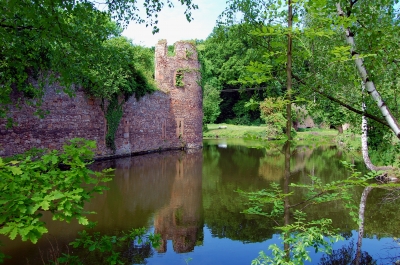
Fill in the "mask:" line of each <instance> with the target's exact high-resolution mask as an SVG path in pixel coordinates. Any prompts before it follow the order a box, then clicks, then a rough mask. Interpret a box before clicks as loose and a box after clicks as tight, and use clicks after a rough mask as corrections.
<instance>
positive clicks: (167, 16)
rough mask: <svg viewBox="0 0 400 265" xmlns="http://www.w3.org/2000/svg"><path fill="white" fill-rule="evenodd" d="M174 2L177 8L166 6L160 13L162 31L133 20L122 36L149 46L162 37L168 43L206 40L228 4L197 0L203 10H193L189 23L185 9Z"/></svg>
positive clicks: (221, 1)
mask: <svg viewBox="0 0 400 265" xmlns="http://www.w3.org/2000/svg"><path fill="white" fill-rule="evenodd" d="M173 2H174V5H175V6H174V8H168V7H164V8H163V10H162V11H161V12H160V13H159V17H158V18H159V19H158V27H159V29H160V31H159V33H156V34H154V35H153V34H152V33H151V31H152V27H147V28H146V26H145V25H143V24H141V25H139V24H134V23H130V25H129V26H128V27H127V28H126V29H125V30H124V31H123V33H122V35H124V36H126V37H128V38H129V39H131V40H133V43H134V44H138V45H142V46H146V47H152V46H155V45H156V44H157V42H158V41H159V40H161V39H166V40H167V43H168V45H173V44H174V43H175V42H176V41H180V40H192V39H206V38H207V37H208V35H210V33H211V32H212V30H213V28H214V26H215V22H216V20H217V18H218V16H219V15H220V14H221V13H222V11H223V10H224V9H225V6H226V0H196V1H193V2H194V3H196V4H197V5H198V6H199V9H197V10H194V11H192V17H193V20H192V21H191V22H190V23H189V22H188V21H187V20H186V16H185V14H184V11H185V8H183V7H182V5H181V4H180V3H178V1H173Z"/></svg>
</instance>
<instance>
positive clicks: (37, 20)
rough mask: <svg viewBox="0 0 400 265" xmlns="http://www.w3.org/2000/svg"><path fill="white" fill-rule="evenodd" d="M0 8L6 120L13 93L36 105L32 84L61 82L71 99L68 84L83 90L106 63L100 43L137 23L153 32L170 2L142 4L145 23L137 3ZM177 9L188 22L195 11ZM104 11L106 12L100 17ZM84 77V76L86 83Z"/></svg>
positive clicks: (7, 4)
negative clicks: (31, 80) (32, 82)
mask: <svg viewBox="0 0 400 265" xmlns="http://www.w3.org/2000/svg"><path fill="white" fill-rule="evenodd" d="M0 3H1V10H2V12H1V15H0V36H1V43H0V46H1V47H2V49H1V52H0V86H1V88H2V89H1V91H0V118H6V116H7V109H8V106H9V105H10V104H15V102H12V101H11V93H12V91H13V90H16V91H19V92H22V93H23V94H24V96H25V98H28V99H31V100H30V102H31V103H32V104H33V103H36V104H37V105H40V98H41V94H42V93H43V91H42V89H41V88H42V86H40V85H39V86H35V87H34V86H33V85H32V84H31V82H29V80H30V78H34V79H39V81H41V82H40V83H44V82H49V81H50V82H60V83H61V84H62V85H63V86H64V90H65V92H67V93H69V94H73V87H72V84H74V85H76V86H81V85H87V84H88V83H87V82H85V81H87V79H89V80H90V78H91V77H92V76H93V72H94V71H97V69H93V64H98V63H100V64H101V63H102V62H105V61H102V60H103V53H102V51H104V48H106V47H104V43H105V42H106V41H107V40H108V39H110V38H112V37H116V36H119V35H120V33H121V29H120V27H119V26H122V27H123V26H125V25H127V24H128V22H129V21H135V22H138V23H146V25H149V26H154V27H153V31H154V32H156V31H158V29H157V23H158V21H157V13H158V12H159V11H160V10H161V9H162V8H164V6H165V5H167V6H169V7H172V6H173V1H170V0H161V1H159V0H146V1H144V2H143V9H144V10H145V14H146V15H145V16H146V17H145V18H143V17H141V15H139V9H140V6H139V5H138V3H137V2H136V1H135V0H128V1H105V2H97V1H90V0H82V1H72V0H68V1H63V0H51V1H46V0H43V1H40V3H37V2H32V1H25V0H18V1H7V0H1V2H0ZM180 3H181V4H182V5H185V6H186V8H187V9H186V11H185V15H186V17H187V19H188V20H189V21H190V20H191V10H193V9H196V8H197V6H196V5H195V4H193V3H192V0H182V1H180ZM104 7H105V9H106V10H107V11H101V10H103V9H104ZM111 19H114V20H115V21H117V23H118V25H117V24H115V23H114V22H112V21H111ZM106 46H107V45H106ZM89 72H91V73H89ZM82 73H84V74H86V75H85V76H83V77H84V78H82ZM32 99H36V100H32ZM38 99H39V100H38ZM38 114H40V113H38ZM9 121H10V120H9Z"/></svg>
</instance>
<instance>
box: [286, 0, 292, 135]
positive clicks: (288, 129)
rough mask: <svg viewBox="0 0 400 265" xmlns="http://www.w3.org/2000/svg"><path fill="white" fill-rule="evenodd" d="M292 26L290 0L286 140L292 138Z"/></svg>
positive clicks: (290, 0)
mask: <svg viewBox="0 0 400 265" xmlns="http://www.w3.org/2000/svg"><path fill="white" fill-rule="evenodd" d="M292 26H293V10H292V0H289V1H288V36H287V37H288V47H287V64H286V75H287V80H286V83H287V86H286V93H287V99H288V100H289V103H288V104H287V105H286V119H287V121H286V136H287V138H288V140H291V139H292V135H291V132H292V103H291V101H292V95H291V94H292Z"/></svg>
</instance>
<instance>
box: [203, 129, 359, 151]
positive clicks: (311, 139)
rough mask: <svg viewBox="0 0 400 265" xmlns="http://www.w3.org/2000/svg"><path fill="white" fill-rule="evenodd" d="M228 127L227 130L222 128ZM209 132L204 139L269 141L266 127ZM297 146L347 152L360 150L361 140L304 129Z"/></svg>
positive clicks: (335, 132)
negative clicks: (339, 149) (324, 146)
mask: <svg viewBox="0 0 400 265" xmlns="http://www.w3.org/2000/svg"><path fill="white" fill-rule="evenodd" d="M223 126H226V128H221V127H223ZM207 127H208V131H207V132H203V138H205V139H214V138H245V139H252V140H268V135H266V133H265V131H266V127H265V126H245V125H232V124H208V125H207ZM293 140H295V142H296V144H297V145H328V144H334V145H335V144H337V145H338V147H339V148H343V149H347V150H355V151H356V150H360V149H361V140H360V136H359V135H353V134H351V133H350V132H345V133H343V134H341V135H339V134H338V131H337V130H333V129H318V128H312V129H303V130H301V131H300V132H297V135H296V136H295V137H294V139H293Z"/></svg>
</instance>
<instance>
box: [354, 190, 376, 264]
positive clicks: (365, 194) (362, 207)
mask: <svg viewBox="0 0 400 265" xmlns="http://www.w3.org/2000/svg"><path fill="white" fill-rule="evenodd" d="M371 190H372V187H365V189H364V191H363V193H362V195H361V200H360V208H359V210H358V218H359V222H360V224H359V226H358V240H357V251H356V258H355V264H356V265H359V264H360V258H361V245H362V239H363V236H364V220H365V219H364V213H365V205H366V203H367V198H368V194H369V192H370V191H371Z"/></svg>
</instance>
